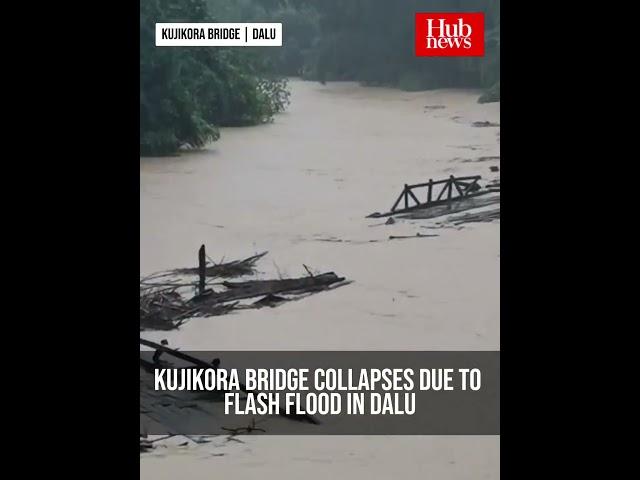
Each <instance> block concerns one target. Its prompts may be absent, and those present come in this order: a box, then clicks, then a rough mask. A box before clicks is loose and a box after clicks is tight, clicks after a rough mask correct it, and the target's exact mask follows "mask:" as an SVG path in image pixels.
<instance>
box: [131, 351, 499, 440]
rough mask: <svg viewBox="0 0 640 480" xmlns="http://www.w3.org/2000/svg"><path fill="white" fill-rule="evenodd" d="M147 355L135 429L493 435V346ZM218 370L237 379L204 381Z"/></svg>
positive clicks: (496, 410) (495, 356) (495, 371)
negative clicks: (477, 348)
mask: <svg viewBox="0 0 640 480" xmlns="http://www.w3.org/2000/svg"><path fill="white" fill-rule="evenodd" d="M153 355H154V352H153V351H141V352H140V433H141V434H147V435H166V434H182V435H219V434H225V433H227V434H228V433H230V432H231V433H237V434H247V433H251V434H266V435H270V434H271V435H499V434H500V352H499V351H472V352H469V351H466V352H465V351H435V352H420V351H408V352H402V351H321V352H311V351H303V352H295V351H287V352H275V351H258V352H250V351H241V352H239V351H233V352H231V351H223V352H178V353H177V355H178V356H181V357H182V359H185V358H189V359H190V358H196V359H197V361H196V363H195V366H194V362H192V361H187V362H185V361H183V360H182V359H180V358H176V357H174V356H172V355H171V354H170V353H169V351H165V352H164V353H163V354H162V357H161V359H160V363H158V362H154V359H153ZM185 355H186V357H185ZM156 360H158V359H157V358H156ZM164 362H166V363H164ZM203 366H204V368H201V367H203ZM211 366H214V368H209V367H211ZM222 370H224V376H225V377H226V378H227V380H228V379H230V378H231V377H232V375H233V374H237V378H238V379H239V384H240V387H234V386H233V385H231V384H224V385H220V384H219V383H218V384H217V386H216V387H214V388H211V387H210V384H211V383H212V382H211V380H212V379H213V381H214V383H215V382H216V381H217V380H220V377H221V376H222V375H221V374H222V373H223V372H222ZM172 371H173V374H172V373H171V372H172ZM204 371H207V373H208V374H210V375H207V374H204V373H202V372H204ZM212 371H214V372H215V374H212ZM304 371H306V375H304V376H305V377H306V381H305V380H304V378H303V376H301V375H300V373H301V372H304ZM185 372H189V373H186V374H185ZM201 373H202V375H200V374H201ZM277 374H279V375H277ZM161 376H162V378H160V377H161ZM196 377H198V381H197V382H196ZM185 378H186V380H185ZM261 378H262V380H264V382H267V381H268V382H273V383H269V384H267V383H264V382H263V383H262V384H261V385H259V386H258V384H257V383H256V382H257V381H258V380H260V379H261ZM206 379H208V380H209V382H207V380H206ZM200 380H201V381H202V383H200ZM197 383H198V386H196V384H197ZM207 383H209V386H208V387H205V388H203V385H207ZM180 386H182V387H183V389H182V390H181V389H180ZM248 391H250V393H247V392H248ZM261 396H262V398H261ZM268 406H271V407H272V410H271V412H269V413H265V412H259V411H257V410H260V409H261V408H267V407H268Z"/></svg>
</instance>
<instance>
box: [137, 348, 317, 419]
mask: <svg viewBox="0 0 640 480" xmlns="http://www.w3.org/2000/svg"><path fill="white" fill-rule="evenodd" d="M140 345H144V346H145V347H150V348H155V349H156V350H160V351H161V352H164V353H165V354H167V355H170V356H173V357H175V358H179V359H180V360H184V361H185V362H187V363H190V364H192V365H195V366H197V367H200V368H205V369H208V368H212V366H211V365H210V364H208V363H207V362H205V361H204V360H201V359H199V358H196V357H193V356H191V355H189V354H187V353H184V352H180V351H178V350H174V349H173V348H169V347H167V346H165V345H161V344H159V343H155V342H152V341H150V340H145V339H144V338H141V339H140ZM151 365H152V364H151V362H149V361H147V360H144V359H143V358H140V366H142V367H143V368H144V369H145V370H146V371H148V372H150V371H151ZM240 390H242V392H243V393H256V392H255V391H253V390H247V387H246V386H245V385H243V384H240ZM280 416H281V417H285V418H289V419H291V420H296V421H299V422H306V423H312V424H314V425H318V424H319V423H320V422H319V421H318V420H317V419H316V418H314V417H313V415H309V414H308V413H291V414H288V413H286V411H285V409H284V408H280Z"/></svg>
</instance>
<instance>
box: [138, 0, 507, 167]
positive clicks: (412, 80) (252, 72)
mask: <svg viewBox="0 0 640 480" xmlns="http://www.w3.org/2000/svg"><path fill="white" fill-rule="evenodd" d="M419 11H441V12H455V11H462V12H464V11H466V12H475V11H482V12H485V31H486V39H485V56H484V57H481V58H470V57H444V58H435V57H431V58H429V57H416V56H415V54H414V14H415V12H419ZM252 21H255V22H282V23H283V35H284V39H283V46H282V47H280V48H204V47H203V48H189V47H171V48H156V47H155V23H156V22H252ZM288 76H300V77H302V78H305V79H308V80H314V81H320V82H325V81H337V80H350V81H358V82H360V83H362V84H364V85H372V86H375V85H378V86H390V87H394V88H401V89H404V90H427V89H434V88H448V87H471V88H483V89H484V90H485V93H484V94H483V95H482V96H481V97H480V99H479V101H480V102H494V101H499V100H500V0H403V1H401V2H390V1H388V0H349V1H345V0H322V1H320V0H188V1H186V0H140V153H141V155H165V154H173V153H175V152H176V151H177V150H178V149H179V148H181V147H190V148H200V147H202V146H204V145H205V144H206V143H208V142H210V141H213V140H217V139H218V137H219V135H220V134H219V130H218V129H219V127H221V126H242V125H256V124H260V123H265V122H269V121H271V120H272V119H273V116H274V115H275V114H276V113H278V112H281V111H283V110H284V109H285V108H286V107H287V105H288V103H289V91H288V88H287V81H286V77H288Z"/></svg>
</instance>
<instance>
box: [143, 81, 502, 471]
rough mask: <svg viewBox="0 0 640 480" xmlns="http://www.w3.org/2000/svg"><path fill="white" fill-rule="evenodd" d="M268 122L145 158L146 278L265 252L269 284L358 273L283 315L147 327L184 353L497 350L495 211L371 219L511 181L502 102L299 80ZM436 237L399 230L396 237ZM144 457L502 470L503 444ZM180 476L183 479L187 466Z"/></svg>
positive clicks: (445, 441) (408, 440)
mask: <svg viewBox="0 0 640 480" xmlns="http://www.w3.org/2000/svg"><path fill="white" fill-rule="evenodd" d="M291 89H292V96H291V106H290V108H289V109H288V111H287V112H286V113H284V114H281V115H279V116H277V117H276V119H275V121H274V122H273V123H272V124H268V125H263V126H258V127H246V128H225V129H223V130H222V134H221V139H220V140H219V141H218V142H215V143H214V144H212V145H211V146H210V147H209V148H207V149H205V150H204V151H201V152H196V153H188V154H183V155H181V156H180V157H173V158H145V159H141V160H140V182H141V183H140V187H141V194H140V216H141V224H140V238H141V239H140V273H141V275H143V274H148V273H151V272H155V271H159V270H164V269H169V268H175V267H182V266H193V265H194V263H195V261H196V252H197V249H198V247H199V246H200V245H201V244H205V245H206V247H207V252H208V254H209V255H210V256H211V257H212V258H213V259H214V260H221V259H222V258H226V259H227V260H231V259H240V258H244V257H247V256H249V255H252V254H254V253H257V252H262V251H265V250H268V251H269V255H268V256H267V257H265V258H264V259H263V260H262V261H261V262H260V264H259V265H258V266H259V270H260V272H261V273H260V275H261V276H265V277H271V278H274V277H278V276H282V277H297V276H304V275H306V270H305V268H304V266H303V265H306V266H307V267H309V268H310V269H311V270H312V271H316V272H326V271H334V272H336V273H337V274H339V275H341V276H345V277H347V279H349V280H352V281H353V283H351V284H349V285H347V286H344V287H341V288H338V289H335V290H333V291H328V292H321V293H319V294H317V295H313V296H311V297H308V298H305V299H302V300H300V301H296V302H290V303H286V304H284V305H281V306H279V307H277V308H273V309H269V308H266V309H260V310H244V311H238V312H235V313H233V314H232V315H227V316H221V317H214V318H209V319H196V320H192V321H190V322H188V323H186V324H185V325H184V326H182V327H181V329H180V330H178V331H175V332H159V333H154V332H148V333H147V332H145V335H144V336H145V338H148V339H150V340H156V341H157V340H159V339H161V338H167V339H168V340H169V342H170V344H171V345H172V346H179V347H180V348H181V349H182V350H252V349H257V350H260V349H263V350H277V349H280V350H296V349H322V350H339V349H367V350H372V349H384V350H391V349H399V350H423V349H424V350H446V349H450V350H499V348H500V328H499V325H500V323H499V322H500V308H499V306H500V291H499V284H500V268H499V267H500V243H499V238H500V226H499V222H493V223H476V224H465V225H464V226H461V227H457V228H435V227H437V225H435V222H433V221H431V222H429V221H424V220H420V221H412V222H406V221H398V222H397V223H395V224H393V225H384V220H385V219H371V218H365V217H366V216H367V215H368V214H370V213H372V212H375V211H379V212H383V211H387V210H389V209H390V207H391V206H392V204H393V202H394V201H395V199H396V198H397V196H398V194H399V193H400V191H401V190H402V188H403V186H404V184H405V183H421V182H424V181H427V180H428V179H429V178H433V179H440V178H444V177H448V176H449V175H451V174H453V175H474V174H480V175H482V177H483V180H490V179H492V178H495V177H496V176H498V175H499V173H495V172H491V171H490V168H489V167H490V166H497V165H499V155H500V144H499V128H497V127H485V128H479V127H477V126H473V122H484V121H489V122H492V123H499V121H500V113H499V107H500V105H499V103H494V104H486V105H480V104H478V103H477V102H476V100H477V98H478V95H479V93H478V92H470V91H459V90H438V91H430V92H412V93H408V92H402V91H398V90H391V89H383V88H366V87H361V86H358V85H356V84H353V83H330V84H327V85H320V84H317V83H312V82H303V81H299V80H294V81H292V82H291ZM416 233H422V234H433V235H438V236H436V237H425V238H409V239H402V240H389V236H405V235H415V234H416ZM243 441H244V442H245V443H243V444H240V443H237V444H236V443H235V442H234V443H233V444H225V445H220V446H218V447H216V448H211V447H209V448H208V449H204V450H203V449H201V448H196V449H193V450H191V449H187V450H186V451H184V450H176V452H174V453H170V452H169V451H163V452H160V453H157V454H148V455H145V456H142V457H141V474H142V478H151V475H153V478H154V479H155V480H158V479H160V478H176V477H177V476H178V475H179V476H180V477H182V478H194V479H195V478H198V479H199V478H212V477H213V476H221V475H233V476H234V478H253V477H254V476H255V475H260V476H261V477H262V478H271V477H270V475H273V476H274V477H278V478H300V477H301V475H302V472H304V476H305V477H311V478H327V477H328V476H334V477H335V476H337V477H338V478H347V477H350V478H368V479H370V478H389V477H391V476H392V475H396V474H398V473H401V474H403V475H420V476H429V477H433V478H441V479H450V478H451V479H454V478H456V479H458V478H470V479H471V478H473V479H478V478H498V476H499V437H339V438H335V437H303V438H295V437H262V438H258V437H256V438H248V439H247V438H246V437H244V438H243ZM177 472H180V473H177Z"/></svg>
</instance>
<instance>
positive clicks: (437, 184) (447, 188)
mask: <svg viewBox="0 0 640 480" xmlns="http://www.w3.org/2000/svg"><path fill="white" fill-rule="evenodd" d="M480 178H482V177H481V176H480V175H473V176H468V177H455V176H453V175H451V176H449V178H447V179H444V180H436V181H434V180H433V179H431V178H430V179H429V181H428V182H426V183H417V184H415V185H408V184H405V186H404V189H403V190H402V192H401V193H400V195H399V196H398V199H397V200H396V202H395V203H394V204H393V207H391V212H395V211H396V210H397V209H398V205H400V203H401V202H402V201H403V200H404V207H403V209H405V210H406V209H409V208H416V207H421V208H424V207H428V206H431V205H433V206H435V205H442V204H444V203H448V202H451V201H455V200H458V199H460V198H464V197H467V196H469V195H471V194H472V193H474V192H477V191H478V190H480V185H479V184H478V181H479V180H480ZM422 189H426V190H427V192H426V201H423V202H421V201H420V200H418V197H417V195H416V192H415V190H422ZM434 197H435V200H434ZM443 197H444V198H443Z"/></svg>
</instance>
